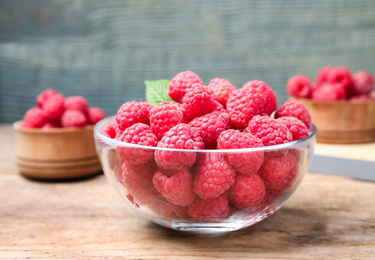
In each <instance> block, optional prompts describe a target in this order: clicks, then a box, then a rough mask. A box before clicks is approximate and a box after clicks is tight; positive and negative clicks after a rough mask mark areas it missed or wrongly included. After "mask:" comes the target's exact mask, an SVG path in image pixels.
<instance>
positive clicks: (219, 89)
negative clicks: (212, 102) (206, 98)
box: [207, 78, 236, 107]
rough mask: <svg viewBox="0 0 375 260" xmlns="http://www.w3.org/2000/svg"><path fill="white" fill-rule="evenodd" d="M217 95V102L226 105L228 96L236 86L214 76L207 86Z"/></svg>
mask: <svg viewBox="0 0 375 260" xmlns="http://www.w3.org/2000/svg"><path fill="white" fill-rule="evenodd" d="M207 87H208V88H209V89H211V90H212V91H213V93H214V94H215V95H216V96H217V98H218V100H217V101H218V102H219V103H220V104H222V105H223V106H224V107H225V106H226V103H227V100H228V96H229V94H230V93H232V91H233V90H235V89H236V88H235V87H234V86H233V85H232V84H231V83H230V82H229V81H228V80H226V79H222V78H214V79H212V80H211V81H210V83H209V84H208V86H207Z"/></svg>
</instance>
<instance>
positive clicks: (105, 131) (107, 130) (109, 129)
mask: <svg viewBox="0 0 375 260" xmlns="http://www.w3.org/2000/svg"><path fill="white" fill-rule="evenodd" d="M100 133H101V134H102V135H104V136H107V137H109V138H112V139H116V138H118V137H120V135H121V131H120V129H119V128H118V126H117V122H115V121H113V122H110V123H108V124H106V125H104V126H103V128H102V129H101V130H100Z"/></svg>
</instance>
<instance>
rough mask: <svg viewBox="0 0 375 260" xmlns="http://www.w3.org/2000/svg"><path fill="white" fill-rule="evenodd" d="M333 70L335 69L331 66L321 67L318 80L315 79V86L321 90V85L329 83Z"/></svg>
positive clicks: (317, 76) (317, 75)
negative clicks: (329, 76)
mask: <svg viewBox="0 0 375 260" xmlns="http://www.w3.org/2000/svg"><path fill="white" fill-rule="evenodd" d="M333 68H334V67H333V66H331V65H326V66H323V67H321V68H320V69H319V70H318V73H317V74H316V78H315V84H316V87H317V88H319V87H320V86H321V85H323V84H324V83H326V82H327V80H328V75H329V74H330V73H331V70H332V69H333Z"/></svg>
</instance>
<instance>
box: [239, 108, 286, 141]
mask: <svg viewBox="0 0 375 260" xmlns="http://www.w3.org/2000/svg"><path fill="white" fill-rule="evenodd" d="M245 132H246V133H250V134H253V135H254V136H256V137H258V138H259V139H260V140H261V141H262V143H263V144H264V145H265V146H270V145H278V144H284V143H289V142H291V141H292V140H293V136H292V133H291V132H290V131H289V129H288V128H287V127H286V126H285V125H284V124H282V123H280V122H279V121H277V120H276V119H274V118H272V117H269V116H259V115H258V116H254V117H253V118H252V119H251V120H250V121H249V125H248V126H247V127H246V129H245Z"/></svg>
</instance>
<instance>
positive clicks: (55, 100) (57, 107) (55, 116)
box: [43, 94, 86, 123]
mask: <svg viewBox="0 0 375 260" xmlns="http://www.w3.org/2000/svg"><path fill="white" fill-rule="evenodd" d="M64 103H65V99H64V96H63V95H61V94H54V95H51V96H50V97H49V98H48V99H47V100H46V101H45V102H44V104H43V111H44V114H45V116H46V118H47V119H48V120H50V121H59V120H60V118H61V116H62V114H63V113H64V111H65V105H64ZM85 123H86V120H85Z"/></svg>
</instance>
